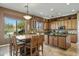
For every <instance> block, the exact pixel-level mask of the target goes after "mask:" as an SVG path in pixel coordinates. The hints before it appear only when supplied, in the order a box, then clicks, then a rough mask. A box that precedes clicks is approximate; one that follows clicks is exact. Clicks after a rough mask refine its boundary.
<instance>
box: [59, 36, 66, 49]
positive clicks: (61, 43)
mask: <svg viewBox="0 0 79 59" xmlns="http://www.w3.org/2000/svg"><path fill="white" fill-rule="evenodd" d="M58 40H59V41H58V46H59V47H60V48H66V37H58Z"/></svg>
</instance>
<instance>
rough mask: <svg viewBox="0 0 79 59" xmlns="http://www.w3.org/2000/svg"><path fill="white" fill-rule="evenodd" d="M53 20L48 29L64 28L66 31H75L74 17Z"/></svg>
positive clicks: (75, 21) (75, 20)
mask: <svg viewBox="0 0 79 59" xmlns="http://www.w3.org/2000/svg"><path fill="white" fill-rule="evenodd" d="M53 20H54V19H53ZM53 20H52V21H51V22H50V23H51V25H50V29H58V28H59V27H61V26H65V29H67V30H75V29H77V18H76V15H74V16H67V17H62V18H57V19H56V20H54V21H53Z"/></svg>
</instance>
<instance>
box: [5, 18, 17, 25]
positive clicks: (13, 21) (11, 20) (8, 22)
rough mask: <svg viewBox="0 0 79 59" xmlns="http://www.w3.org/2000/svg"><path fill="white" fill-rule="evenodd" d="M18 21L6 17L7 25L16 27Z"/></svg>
mask: <svg viewBox="0 0 79 59" xmlns="http://www.w3.org/2000/svg"><path fill="white" fill-rule="evenodd" d="M16 20H17V19H15V18H10V17H5V24H11V25H15V24H16Z"/></svg>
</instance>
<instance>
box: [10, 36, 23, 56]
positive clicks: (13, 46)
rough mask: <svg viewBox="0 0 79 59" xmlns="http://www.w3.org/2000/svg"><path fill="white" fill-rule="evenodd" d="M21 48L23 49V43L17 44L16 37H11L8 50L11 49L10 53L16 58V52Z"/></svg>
mask: <svg viewBox="0 0 79 59" xmlns="http://www.w3.org/2000/svg"><path fill="white" fill-rule="evenodd" d="M21 47H24V44H23V42H22V43H21V42H18V43H17V41H16V35H14V36H13V37H12V43H11V48H10V49H11V53H12V51H13V54H14V53H15V55H16V56H18V54H19V53H20V52H18V50H20V48H21ZM11 55H12V54H11Z"/></svg>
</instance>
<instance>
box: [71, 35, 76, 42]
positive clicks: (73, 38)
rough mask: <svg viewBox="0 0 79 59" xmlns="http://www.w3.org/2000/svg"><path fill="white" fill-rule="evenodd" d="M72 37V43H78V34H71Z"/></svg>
mask: <svg viewBox="0 0 79 59" xmlns="http://www.w3.org/2000/svg"><path fill="white" fill-rule="evenodd" d="M70 37H71V38H70V40H71V42H72V43H77V35H70Z"/></svg>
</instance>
